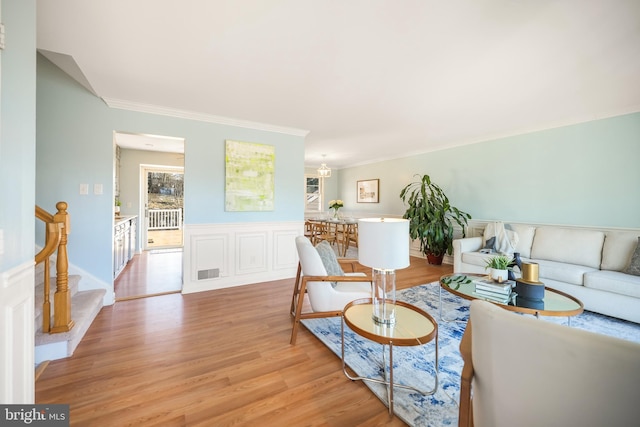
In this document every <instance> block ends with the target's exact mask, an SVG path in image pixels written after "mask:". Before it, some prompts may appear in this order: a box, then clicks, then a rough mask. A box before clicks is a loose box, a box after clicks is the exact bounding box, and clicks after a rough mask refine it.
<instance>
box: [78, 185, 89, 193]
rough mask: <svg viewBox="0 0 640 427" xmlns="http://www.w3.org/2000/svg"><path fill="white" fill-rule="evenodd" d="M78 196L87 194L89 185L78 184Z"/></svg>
mask: <svg viewBox="0 0 640 427" xmlns="http://www.w3.org/2000/svg"><path fill="white" fill-rule="evenodd" d="M80 194H82V195H86V194H89V184H80Z"/></svg>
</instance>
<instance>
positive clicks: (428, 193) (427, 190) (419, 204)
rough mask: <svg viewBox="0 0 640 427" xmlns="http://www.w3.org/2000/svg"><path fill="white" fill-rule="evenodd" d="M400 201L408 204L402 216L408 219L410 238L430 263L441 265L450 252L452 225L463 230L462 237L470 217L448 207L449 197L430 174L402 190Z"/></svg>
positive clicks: (454, 208) (451, 248)
mask: <svg viewBox="0 0 640 427" xmlns="http://www.w3.org/2000/svg"><path fill="white" fill-rule="evenodd" d="M415 176H419V175H415ZM400 198H401V199H402V201H403V202H404V203H405V204H406V205H407V210H406V212H405V213H404V215H403V216H402V217H403V218H405V219H408V220H409V235H410V236H411V239H412V240H416V239H418V240H419V241H420V251H421V252H422V253H423V254H424V255H425V256H426V257H427V260H428V262H429V264H436V265H440V264H442V258H443V257H444V255H445V254H451V252H452V251H453V232H454V228H453V227H454V223H455V224H458V225H459V226H460V227H461V228H462V237H464V236H465V232H466V226H467V221H468V220H469V219H471V215H469V214H468V213H466V212H463V211H461V210H460V209H458V208H456V207H455V206H451V203H449V198H448V197H447V196H446V195H445V194H444V191H442V189H441V188H440V187H439V186H438V185H437V184H435V183H433V182H432V181H431V178H430V177H429V175H423V176H422V178H420V179H419V180H418V181H414V182H412V183H410V184H408V185H407V186H406V187H404V188H403V189H402V191H401V192H400Z"/></svg>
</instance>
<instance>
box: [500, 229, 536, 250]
mask: <svg viewBox="0 0 640 427" xmlns="http://www.w3.org/2000/svg"><path fill="white" fill-rule="evenodd" d="M505 228H508V229H510V230H513V231H515V232H516V233H517V234H518V244H517V245H516V248H515V250H514V252H520V256H521V257H524V258H530V257H531V245H533V237H534V236H535V234H536V227H534V226H532V225H524V224H506V225H505Z"/></svg>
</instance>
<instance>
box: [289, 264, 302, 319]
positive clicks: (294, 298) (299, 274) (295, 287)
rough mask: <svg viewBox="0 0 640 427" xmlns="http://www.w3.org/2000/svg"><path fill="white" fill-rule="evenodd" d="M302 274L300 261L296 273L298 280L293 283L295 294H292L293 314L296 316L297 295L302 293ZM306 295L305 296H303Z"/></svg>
mask: <svg viewBox="0 0 640 427" xmlns="http://www.w3.org/2000/svg"><path fill="white" fill-rule="evenodd" d="M301 275H302V266H301V265H300V263H298V272H297V273H296V281H295V283H294V284H293V295H292V296H291V316H295V310H296V301H297V300H296V297H297V296H298V295H299V294H300V276H301ZM303 297H304V296H303Z"/></svg>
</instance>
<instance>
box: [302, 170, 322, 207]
mask: <svg viewBox="0 0 640 427" xmlns="http://www.w3.org/2000/svg"><path fill="white" fill-rule="evenodd" d="M309 178H314V179H317V180H318V193H319V197H318V209H317V210H311V209H309V203H307V200H308V196H309V195H310V194H315V193H308V192H307V188H308V182H307V180H308V179H309ZM323 201H324V180H323V179H322V178H321V177H320V176H319V175H318V174H312V173H306V174H304V212H305V213H318V212H323V209H322V206H323Z"/></svg>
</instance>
